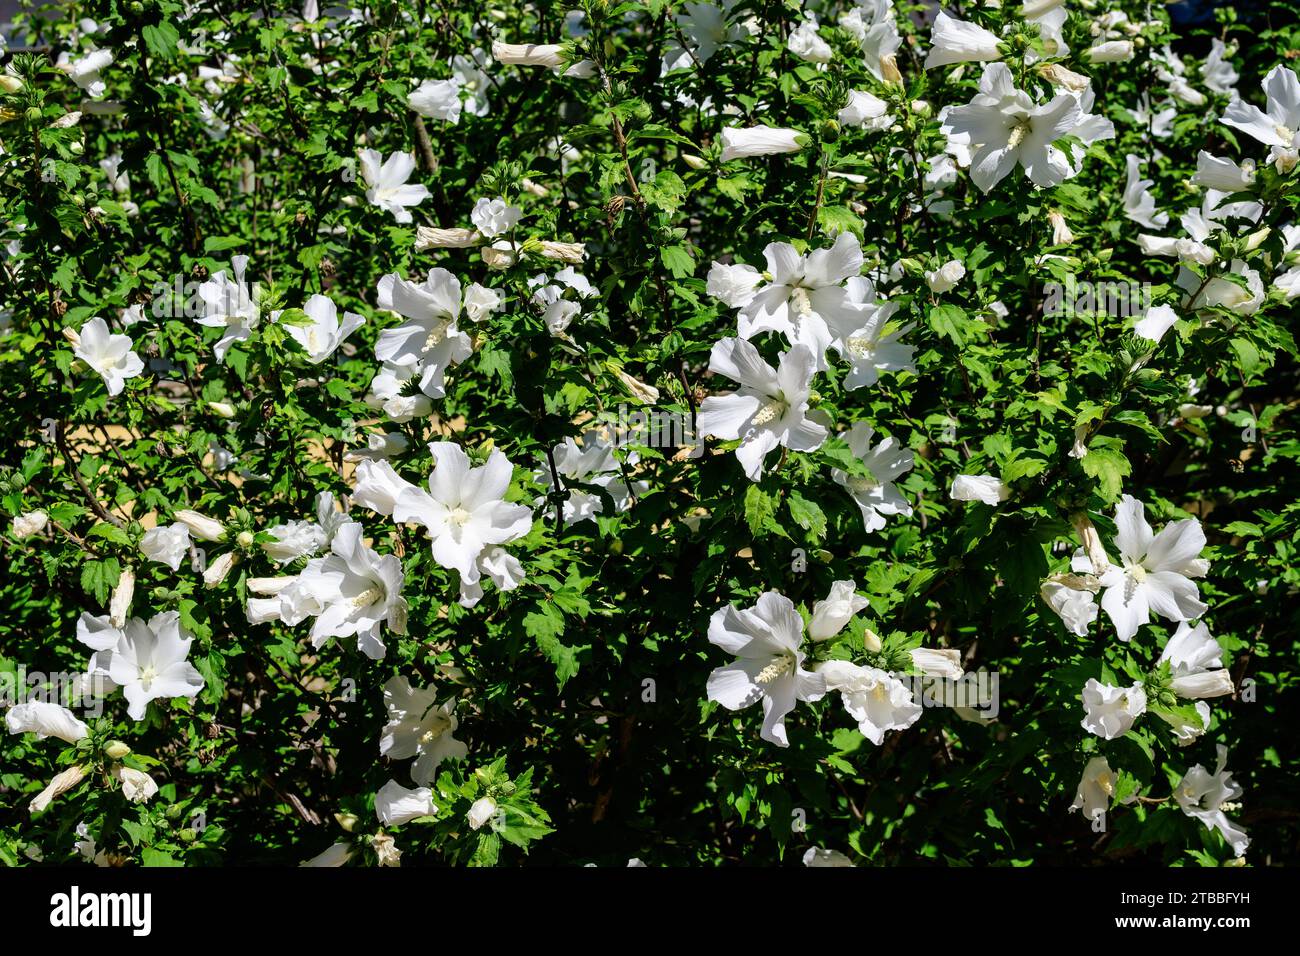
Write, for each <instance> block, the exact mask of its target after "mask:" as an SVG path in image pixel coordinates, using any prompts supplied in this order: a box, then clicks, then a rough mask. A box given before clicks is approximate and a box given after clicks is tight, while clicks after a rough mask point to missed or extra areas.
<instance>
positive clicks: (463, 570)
mask: <svg viewBox="0 0 1300 956" xmlns="http://www.w3.org/2000/svg"><path fill="white" fill-rule="evenodd" d="M429 451H430V452H432V453H433V458H434V469H433V474H431V475H430V476H429V490H428V491H425V490H424V489H422V488H419V487H416V486H415V485H411V486H410V487H408V488H405V489H404V490H403V491H402V492H401V493H400V494H399V495H398V497H397V500H396V502H395V504H394V506H393V520H394V521H397V522H414V523H416V524H419V525H422V526H423V527H424V529H425V532H426V533H427V535H428V537H429V542H430V547H431V548H432V551H433V559H434V560H435V561H437V562H438V564H440V565H442V567H444V568H448V569H454V570H455V571H457V572H459V574H460V580H461V584H462V586H464V585H466V584H468V585H476V584H478V581H479V578H480V577H481V576H482V574H483V571H484V568H483V566H482V564H481V563H480V559H481V558H482V557H484V555H485V552H488V551H489V549H491V548H492V547H493V546H494V545H503V544H506V543H507V542H510V541H514V540H516V539H518V538H521V537H523V536H524V535H526V534H527V533H528V532H529V530H530V529H531V528H532V526H533V513H532V511H531V510H530V509H529V508H527V507H526V506H524V505H518V504H510V503H508V502H506V500H505V494H506V491H507V490H508V489H509V487H510V478H511V476H512V474H513V473H514V466H513V465H511V464H510V459H508V458H507V457H506V456H505V455H504V454H503V453H502V452H501V451H499V450H497V449H493V450H492V453H491V454H490V455H489V456H488V460H487V462H486V463H484V464H483V465H480V466H478V467H472V466H471V465H470V460H469V456H468V455H466V454H465V451H464V449H462V448H461V447H460V446H459V445H456V444H454V443H453V442H446V441H443V442H433V443H431V444H430V445H429Z"/></svg>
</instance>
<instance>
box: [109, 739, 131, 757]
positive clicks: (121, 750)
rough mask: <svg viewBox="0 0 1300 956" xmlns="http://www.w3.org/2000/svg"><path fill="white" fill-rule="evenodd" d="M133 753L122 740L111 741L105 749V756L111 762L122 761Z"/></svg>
mask: <svg viewBox="0 0 1300 956" xmlns="http://www.w3.org/2000/svg"><path fill="white" fill-rule="evenodd" d="M130 752H131V748H130V747H128V746H127V745H126V744H124V743H122V741H120V740H110V741H109V742H108V746H107V747H105V748H104V755H105V756H106V757H108V758H109V759H110V760H121V759H122V758H123V757H125V756H126V755H127V754H129V753H130Z"/></svg>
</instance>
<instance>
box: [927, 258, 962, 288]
mask: <svg viewBox="0 0 1300 956" xmlns="http://www.w3.org/2000/svg"><path fill="white" fill-rule="evenodd" d="M965 275H966V267H965V266H964V265H962V264H961V263H960V262H958V261H957V260H956V259H952V260H949V261H948V262H945V263H944V264H943V265H941V266H940V267H939V268H938V269H933V270H926V273H925V284H926V285H928V286H929V287H930V291H931V292H947V291H949V290H950V289H952V288H953V287H955V286H956V285H957V283H958V282H960V281H961V280H962V279H963V278H964V277H965Z"/></svg>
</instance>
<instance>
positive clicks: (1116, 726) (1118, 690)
mask: <svg viewBox="0 0 1300 956" xmlns="http://www.w3.org/2000/svg"><path fill="white" fill-rule="evenodd" d="M1082 700H1083V709H1084V711H1085V713H1084V717H1083V721H1082V726H1083V729H1084V730H1086V731H1088V733H1090V734H1096V735H1097V736H1098V737H1101V738H1103V739H1105V740H1114V739H1115V738H1116V737H1122V736H1124V735H1125V734H1126V733H1128V732H1129V730H1131V729H1132V727H1133V723H1134V721H1136V720H1137V719H1138V718H1139V717H1141V716H1142V715H1143V714H1145V713H1146V710H1147V694H1146V690H1145V689H1144V688H1143V687H1142V685H1141V684H1132V685H1131V686H1129V687H1116V686H1114V685H1112V684H1103V683H1102V682H1101V681H1099V680H1097V678H1095V677H1093V678H1090V679H1089V680H1088V683H1086V684H1084V685H1083V694H1082Z"/></svg>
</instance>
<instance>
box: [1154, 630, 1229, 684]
mask: <svg viewBox="0 0 1300 956" xmlns="http://www.w3.org/2000/svg"><path fill="white" fill-rule="evenodd" d="M1164 662H1168V663H1169V672H1170V677H1171V681H1170V686H1171V687H1172V688H1173V691H1174V693H1176V694H1177V695H1178V696H1179V697H1184V698H1187V699H1188V700H1200V699H1203V698H1207V697H1222V696H1225V695H1227V694H1231V693H1232V692H1233V686H1232V675H1230V674H1229V673H1228V669H1227V668H1226V667H1224V666H1223V649H1222V648H1221V647H1220V646H1219V642H1218V641H1216V640H1215V639H1214V638H1213V637H1211V636H1210V629H1209V628H1208V627H1206V625H1205V622H1203V621H1202V622H1201V623H1200V624H1198V625H1196V627H1191V626H1189V625H1188V623H1187V622H1186V621H1182V622H1180V623H1179V625H1178V629H1177V630H1176V631H1174V636H1173V637H1171V638H1170V639H1169V643H1168V644H1166V645H1165V649H1164V650H1163V651H1162V652H1161V654H1160V659H1159V660H1158V661H1157V662H1156V663H1164Z"/></svg>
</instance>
